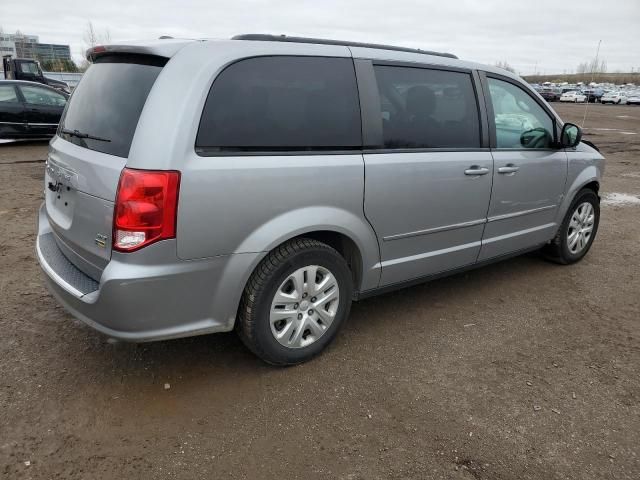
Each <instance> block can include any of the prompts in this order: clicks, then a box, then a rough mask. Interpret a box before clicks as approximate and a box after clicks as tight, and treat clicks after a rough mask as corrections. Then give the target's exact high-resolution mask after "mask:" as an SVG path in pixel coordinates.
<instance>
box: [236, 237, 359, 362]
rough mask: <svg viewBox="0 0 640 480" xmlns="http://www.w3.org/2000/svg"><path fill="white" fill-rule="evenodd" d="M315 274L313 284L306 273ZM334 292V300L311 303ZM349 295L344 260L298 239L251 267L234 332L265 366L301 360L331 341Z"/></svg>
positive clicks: (346, 308)
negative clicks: (282, 301)
mask: <svg viewBox="0 0 640 480" xmlns="http://www.w3.org/2000/svg"><path fill="white" fill-rule="evenodd" d="M301 270H302V271H303V273H302V274H300V273H299V272H300V271H301ZM316 271H317V273H316V274H315V278H314V281H313V284H312V283H311V282H310V281H309V280H308V276H307V275H309V273H308V272H316ZM327 272H328V273H327ZM311 274H313V273H311ZM301 275H304V277H302V276H301ZM325 281H326V282H325ZM300 282H301V283H300ZM316 282H319V284H320V285H316ZM331 283H333V284H334V285H335V289H332V288H331V286H330V284H331ZM298 284H299V285H300V286H297V285H298ZM316 286H318V287H323V286H324V287H327V288H328V290H324V291H322V290H317V289H316V288H315V287H316ZM324 287H323V288H324ZM336 289H337V295H338V296H337V299H336V298H334V299H333V300H329V301H326V302H323V301H322V300H320V299H318V300H317V301H316V297H320V295H321V294H322V295H324V297H325V299H326V298H328V297H330V296H331V295H333V296H334V297H335V295H336ZM313 295H315V296H313ZM352 295H353V279H352V275H351V271H350V270H349V267H348V265H347V263H346V261H345V260H344V258H343V257H342V256H341V255H340V254H339V253H338V252H337V251H336V250H334V249H333V248H331V247H330V246H328V245H326V244H324V243H322V242H319V241H317V240H313V239H310V238H297V239H294V240H291V241H289V242H286V243H284V244H283V245H281V246H279V247H277V248H276V249H274V250H272V251H271V252H270V253H269V254H268V255H267V256H266V257H265V258H264V259H263V260H262V262H260V264H259V265H258V267H256V270H255V271H254V272H253V274H252V275H251V278H250V279H249V281H248V282H247V286H246V288H245V290H244V292H243V295H242V300H241V302H240V308H239V312H238V319H237V321H236V331H237V332H238V335H239V336H240V338H241V339H242V341H243V343H244V344H245V345H246V346H247V348H249V350H251V351H252V352H253V353H254V354H255V355H256V356H257V357H259V358H260V359H262V360H264V361H265V362H267V363H270V364H272V365H295V364H298V363H302V362H306V361H308V360H310V359H311V358H313V357H315V356H316V355H318V354H319V353H320V352H321V351H322V350H324V348H325V347H326V346H327V345H329V344H330V343H331V341H332V340H333V339H334V338H335V336H336V334H337V333H338V331H339V330H340V327H341V326H342V324H343V323H344V321H345V319H346V318H347V317H348V316H349V311H350V309H351V299H352ZM277 299H281V300H284V299H286V303H282V304H278V303H277ZM334 302H335V303H334ZM312 307H313V308H312ZM314 308H315V310H314ZM289 312H292V313H291V314H289ZM320 312H322V314H321V313H320ZM331 315H333V317H332V318H331ZM283 317H287V318H283ZM305 335H306V336H305Z"/></svg>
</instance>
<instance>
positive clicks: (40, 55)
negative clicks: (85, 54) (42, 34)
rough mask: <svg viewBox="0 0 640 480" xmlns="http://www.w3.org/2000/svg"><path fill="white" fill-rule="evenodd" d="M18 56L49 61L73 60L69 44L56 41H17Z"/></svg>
mask: <svg viewBox="0 0 640 480" xmlns="http://www.w3.org/2000/svg"><path fill="white" fill-rule="evenodd" d="M15 46H16V56H17V57H19V58H29V59H32V60H39V61H41V62H47V61H51V60H71V49H70V48H69V45H59V44H55V43H31V42H15Z"/></svg>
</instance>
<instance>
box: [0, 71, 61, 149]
mask: <svg viewBox="0 0 640 480" xmlns="http://www.w3.org/2000/svg"><path fill="white" fill-rule="evenodd" d="M67 98H69V96H68V95H66V94H64V93H62V92H59V91H58V90H55V89H53V88H51V87H48V86H46V85H42V84H40V83H35V82H24V81H19V80H2V81H0V139H17V138H46V137H52V136H53V135H55V133H56V130H57V128H58V122H60V117H61V116H62V111H63V110H64V107H65V105H66V104H67Z"/></svg>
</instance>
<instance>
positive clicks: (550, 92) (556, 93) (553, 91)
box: [540, 88, 562, 102]
mask: <svg viewBox="0 0 640 480" xmlns="http://www.w3.org/2000/svg"><path fill="white" fill-rule="evenodd" d="M540 95H541V96H542V98H544V99H545V100H546V101H547V102H557V101H558V100H560V95H562V91H561V90H560V89H557V88H543V89H542V90H540Z"/></svg>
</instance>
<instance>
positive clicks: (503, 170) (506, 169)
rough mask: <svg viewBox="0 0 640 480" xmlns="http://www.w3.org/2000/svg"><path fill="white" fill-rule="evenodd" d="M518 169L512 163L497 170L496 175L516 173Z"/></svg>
mask: <svg viewBox="0 0 640 480" xmlns="http://www.w3.org/2000/svg"><path fill="white" fill-rule="evenodd" d="M518 170H520V167H516V166H515V165H514V164H513V163H508V164H507V165H505V166H504V167H500V168H498V173H516V172H517V171H518Z"/></svg>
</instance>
